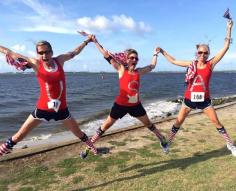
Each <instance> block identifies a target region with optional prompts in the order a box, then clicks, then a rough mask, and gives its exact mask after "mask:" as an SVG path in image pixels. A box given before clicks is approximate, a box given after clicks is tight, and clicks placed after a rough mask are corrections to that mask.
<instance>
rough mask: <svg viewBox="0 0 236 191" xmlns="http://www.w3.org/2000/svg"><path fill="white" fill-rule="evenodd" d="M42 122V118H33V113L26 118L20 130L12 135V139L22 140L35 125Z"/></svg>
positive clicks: (15, 140)
mask: <svg viewBox="0 0 236 191" xmlns="http://www.w3.org/2000/svg"><path fill="white" fill-rule="evenodd" d="M40 123H42V121H41V120H39V119H35V118H33V116H32V115H29V117H28V118H27V119H26V121H25V122H24V123H23V125H22V126H21V128H20V129H19V131H18V132H17V133H16V134H15V135H13V136H12V141H14V142H15V143H17V142H19V141H21V140H22V139H23V138H24V137H25V136H26V135H27V134H28V133H29V132H30V131H31V130H32V129H33V128H34V127H36V126H38V125H39V124H40Z"/></svg>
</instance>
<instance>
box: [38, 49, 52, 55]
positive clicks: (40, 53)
mask: <svg viewBox="0 0 236 191" xmlns="http://www.w3.org/2000/svg"><path fill="white" fill-rule="evenodd" d="M51 52H52V51H50V50H46V51H40V52H38V54H39V55H43V54H49V53H51Z"/></svg>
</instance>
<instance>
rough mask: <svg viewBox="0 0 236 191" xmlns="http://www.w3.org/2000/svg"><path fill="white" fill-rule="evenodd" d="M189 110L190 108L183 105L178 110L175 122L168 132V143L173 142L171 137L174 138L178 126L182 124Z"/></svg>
mask: <svg viewBox="0 0 236 191" xmlns="http://www.w3.org/2000/svg"><path fill="white" fill-rule="evenodd" d="M190 111H191V109H190V108H188V107H185V106H182V107H181V109H180V111H179V114H178V117H177V119H176V120H175V123H174V125H173V127H172V129H171V132H170V134H169V137H168V142H169V145H170V144H171V143H172V142H173V139H174V137H175V135H176V134H177V132H178V130H179V128H180V126H181V125H182V124H183V122H184V120H185V118H186V117H187V116H188V114H189V112H190Z"/></svg>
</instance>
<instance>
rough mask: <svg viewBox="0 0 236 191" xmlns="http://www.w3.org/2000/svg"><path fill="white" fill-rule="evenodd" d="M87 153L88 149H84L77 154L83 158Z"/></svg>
mask: <svg viewBox="0 0 236 191" xmlns="http://www.w3.org/2000/svg"><path fill="white" fill-rule="evenodd" d="M88 154H89V149H86V150H85V151H81V152H80V154H79V155H80V157H81V158H82V159H85V158H86V157H87V156H88Z"/></svg>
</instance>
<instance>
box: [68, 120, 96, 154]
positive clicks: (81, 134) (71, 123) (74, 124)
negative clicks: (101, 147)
mask: <svg viewBox="0 0 236 191" xmlns="http://www.w3.org/2000/svg"><path fill="white" fill-rule="evenodd" d="M63 124H64V125H65V126H66V127H67V128H68V129H69V130H70V131H71V132H72V133H73V134H74V135H75V136H77V137H78V138H79V139H81V140H82V141H83V142H84V143H85V144H86V145H87V147H88V148H89V149H90V150H91V151H92V152H93V153H94V154H97V149H96V148H95V147H94V145H93V143H92V142H91V141H90V139H89V138H88V136H87V135H86V134H85V133H84V132H82V131H81V130H80V128H79V125H78V124H77V122H76V121H75V119H74V118H70V119H67V120H64V121H63Z"/></svg>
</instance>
